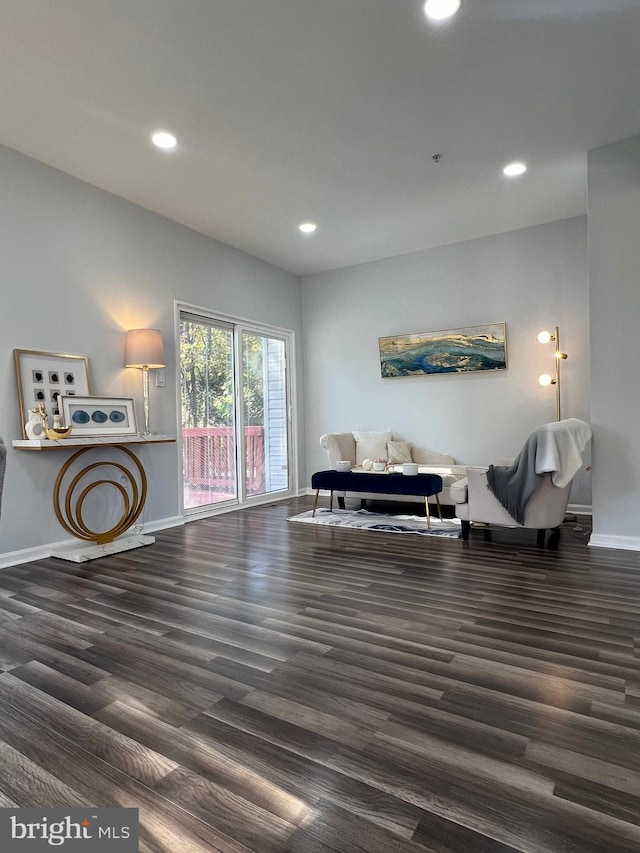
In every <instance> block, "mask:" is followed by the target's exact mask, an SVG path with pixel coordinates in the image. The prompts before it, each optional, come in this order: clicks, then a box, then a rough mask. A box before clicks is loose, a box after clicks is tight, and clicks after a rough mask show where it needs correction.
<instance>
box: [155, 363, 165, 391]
mask: <svg viewBox="0 0 640 853" xmlns="http://www.w3.org/2000/svg"><path fill="white" fill-rule="evenodd" d="M165 384H166V380H165V375H164V368H163V367H160V368H158V370H156V388H164V387H165Z"/></svg>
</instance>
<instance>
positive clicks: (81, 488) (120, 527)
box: [12, 435, 175, 563]
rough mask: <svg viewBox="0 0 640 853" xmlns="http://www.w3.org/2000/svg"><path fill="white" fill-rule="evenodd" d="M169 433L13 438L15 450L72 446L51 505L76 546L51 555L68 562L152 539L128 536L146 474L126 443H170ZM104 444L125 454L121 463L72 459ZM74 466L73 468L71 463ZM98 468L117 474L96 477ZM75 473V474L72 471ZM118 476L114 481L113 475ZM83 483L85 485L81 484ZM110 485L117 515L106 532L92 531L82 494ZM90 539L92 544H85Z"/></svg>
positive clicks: (142, 496) (143, 496)
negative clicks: (117, 505)
mask: <svg viewBox="0 0 640 853" xmlns="http://www.w3.org/2000/svg"><path fill="white" fill-rule="evenodd" d="M174 441H175V438H174V437H173V436H169V435H126V436H125V435H118V436H91V437H85V438H65V439H59V440H55V439H53V440H52V439H31V440H19V441H14V442H12V445H13V447H15V448H16V449H17V450H31V451H52V450H75V453H73V455H72V456H71V457H70V458H69V459H67V461H66V462H65V463H64V464H63V466H62V468H61V469H60V472H59V473H58V476H57V477H56V481H55V485H54V488H53V508H54V511H55V514H56V518H57V519H58V521H59V522H60V524H61V525H62V527H64V529H65V530H66V531H67V532H68V533H71V534H72V535H73V536H74V537H76V539H79V540H81V543H82V544H80V545H75V546H69V547H61V548H56V549H54V550H53V551H52V553H51V555H52V556H53V557H60V558H61V559H63V560H71V561H73V562H76V563H81V562H86V561H87V560H94V559H96V558H97V557H103V556H105V555H107V554H118V553H120V552H121V551H129V550H131V549H132V548H140V547H141V546H143V545H151V544H152V543H153V542H155V538H154V537H153V536H148V535H145V534H142V533H134V534H130V535H126V532H127V531H128V530H130V529H131V528H132V527H133V525H134V524H135V523H136V521H137V520H138V518H139V517H140V514H141V513H142V510H143V509H144V505H145V501H146V498H147V476H146V473H145V470H144V467H143V465H142V463H141V462H140V460H139V459H138V457H137V456H136V455H135V454H134V453H133V452H132V451H131V450H129V448H128V447H126V445H142V444H161V443H164V444H166V443H169V442H174ZM101 447H104V448H106V447H108V448H110V449H114V450H116V451H118V452H119V453H120V454H122V456H123V457H124V458H123V459H121V460H120V461H112V460H108V459H104V458H103V459H97V460H95V461H93V462H90V463H89V464H87V465H85V466H84V467H81V468H80V469H79V470H75V469H77V468H78V465H77V464H76V463H78V462H79V460H80V459H81V457H83V456H84V455H85V454H87V453H89V452H90V451H94V450H96V449H98V448H101ZM74 466H75V467H74ZM99 468H112V469H115V471H116V474H113V473H112V474H111V476H106V477H103V478H99V479H90V480H89V481H88V482H87V480H88V478H89V477H92V476H93V472H97V469H99ZM74 471H75V472H74ZM114 476H116V477H120V478H121V480H122V482H120V480H119V479H113V477H114ZM83 483H86V485H83ZM103 486H109V487H111V488H114V489H115V490H116V491H117V492H118V493H119V495H120V498H121V500H122V512H121V515H120V518H119V519H118V520H117V521H116V523H115V524H113V525H112V526H111V527H110V528H109V529H108V530H101V531H97V530H92V529H91V528H90V527H89V526H88V525H87V524H86V522H85V519H84V516H83V506H84V502H85V500H86V498H87V497H88V496H89V495H90V494H91V492H92V491H93V490H94V489H97V488H99V487H103ZM88 543H90V544H88Z"/></svg>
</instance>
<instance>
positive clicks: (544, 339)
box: [538, 332, 553, 344]
mask: <svg viewBox="0 0 640 853" xmlns="http://www.w3.org/2000/svg"><path fill="white" fill-rule="evenodd" d="M552 340H553V335H552V334H551V332H539V333H538V343H540V344H548V343H549V341H552Z"/></svg>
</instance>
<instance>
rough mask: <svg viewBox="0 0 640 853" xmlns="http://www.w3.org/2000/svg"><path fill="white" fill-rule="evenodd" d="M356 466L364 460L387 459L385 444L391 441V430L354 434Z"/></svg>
mask: <svg viewBox="0 0 640 853" xmlns="http://www.w3.org/2000/svg"><path fill="white" fill-rule="evenodd" d="M353 437H354V438H355V440H356V465H362V463H363V461H364V460H365V459H374V460H375V459H384V460H385V461H386V459H387V442H388V441H391V438H392V434H391V430H386V431H385V432H356V431H354V433H353Z"/></svg>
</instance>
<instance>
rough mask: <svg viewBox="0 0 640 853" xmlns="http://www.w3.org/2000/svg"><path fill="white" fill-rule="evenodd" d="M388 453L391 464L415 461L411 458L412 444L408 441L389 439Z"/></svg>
mask: <svg viewBox="0 0 640 853" xmlns="http://www.w3.org/2000/svg"><path fill="white" fill-rule="evenodd" d="M387 453H388V456H389V465H402V464H403V463H405V462H413V459H412V458H411V444H410V443H409V442H408V441H388V442H387Z"/></svg>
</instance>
